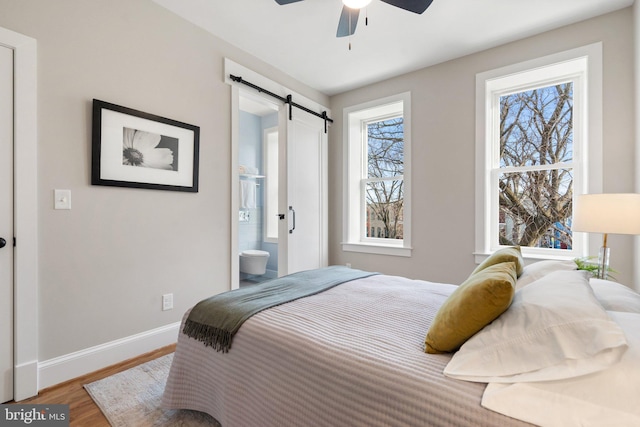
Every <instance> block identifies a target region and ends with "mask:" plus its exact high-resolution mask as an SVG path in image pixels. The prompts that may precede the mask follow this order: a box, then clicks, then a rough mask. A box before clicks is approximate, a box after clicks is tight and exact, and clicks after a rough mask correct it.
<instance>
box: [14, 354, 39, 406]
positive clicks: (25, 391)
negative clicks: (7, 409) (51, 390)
mask: <svg viewBox="0 0 640 427" xmlns="http://www.w3.org/2000/svg"><path fill="white" fill-rule="evenodd" d="M13 375H14V382H13V399H14V400H15V401H16V402H19V401H21V400H24V399H27V398H29V397H33V396H35V395H37V394H38V386H37V384H38V361H37V360H34V361H31V362H27V363H21V364H19V365H16V366H15V369H14V371H13Z"/></svg>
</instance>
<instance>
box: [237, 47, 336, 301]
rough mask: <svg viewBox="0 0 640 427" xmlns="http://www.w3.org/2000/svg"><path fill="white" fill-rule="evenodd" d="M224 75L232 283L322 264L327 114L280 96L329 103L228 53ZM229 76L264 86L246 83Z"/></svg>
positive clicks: (324, 257)
mask: <svg viewBox="0 0 640 427" xmlns="http://www.w3.org/2000/svg"><path fill="white" fill-rule="evenodd" d="M225 74H226V78H225V80H226V82H227V83H228V84H229V85H230V86H231V144H232V147H231V191H232V192H231V194H233V195H234V196H233V197H232V201H231V289H236V288H238V287H240V285H241V284H242V285H243V286H249V285H255V284H259V283H262V282H263V281H265V280H269V279H271V278H274V277H280V276H284V275H287V274H291V273H294V272H297V271H302V270H309V269H314V268H321V267H325V266H327V264H328V232H327V230H328V211H327V186H328V179H327V171H328V167H327V158H328V152H327V132H326V120H324V119H323V118H324V116H322V115H316V114H315V113H314V114H309V113H308V112H307V111H302V110H298V109H294V110H293V111H292V110H291V105H290V104H287V103H283V102H281V99H282V98H283V97H287V96H291V97H293V98H294V99H295V100H297V101H298V102H304V105H305V107H307V108H310V109H313V111H315V112H317V113H320V112H323V111H325V110H326V109H325V108H324V107H323V106H321V105H319V104H315V103H314V102H313V101H310V100H308V99H306V98H304V97H302V96H300V95H296V94H292V92H291V91H290V90H289V89H287V88H285V87H283V86H281V85H280V84H278V83H275V82H273V81H271V80H269V79H267V78H265V77H263V76H261V75H259V74H257V73H255V72H252V71H251V70H249V69H247V68H245V67H243V66H241V65H239V64H237V63H235V62H233V61H231V60H229V59H226V60H225ZM232 75H233V76H236V77H237V76H242V78H243V79H245V81H250V82H252V83H255V84H256V85H259V86H260V87H261V88H264V89H263V90H254V89H253V88H251V87H249V88H247V87H246V86H245V85H242V84H238V82H237V80H234V79H231V78H230V76H232ZM264 92H270V93H264ZM274 94H277V96H276V97H274V96H273V95H274ZM236 195H237V196H236Z"/></svg>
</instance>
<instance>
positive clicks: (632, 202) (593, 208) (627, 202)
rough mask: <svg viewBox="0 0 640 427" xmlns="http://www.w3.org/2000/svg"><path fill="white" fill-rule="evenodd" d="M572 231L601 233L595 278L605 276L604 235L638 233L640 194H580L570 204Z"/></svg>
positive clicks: (639, 228)
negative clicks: (571, 204)
mask: <svg viewBox="0 0 640 427" xmlns="http://www.w3.org/2000/svg"><path fill="white" fill-rule="evenodd" d="M571 229H572V230H573V231H586V232H588V233H603V239H602V247H601V248H600V253H599V255H598V273H597V276H596V277H597V278H599V279H606V278H607V271H608V269H609V247H608V246H607V235H608V234H640V194H637V193H617V194H582V195H579V196H577V198H576V200H575V202H574V206H573V223H572V226H571Z"/></svg>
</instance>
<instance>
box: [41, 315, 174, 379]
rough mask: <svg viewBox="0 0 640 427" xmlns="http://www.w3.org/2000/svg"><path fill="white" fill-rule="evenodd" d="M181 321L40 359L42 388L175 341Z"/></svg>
mask: <svg viewBox="0 0 640 427" xmlns="http://www.w3.org/2000/svg"><path fill="white" fill-rule="evenodd" d="M180 323H181V322H176V323H171V324H169V325H166V326H161V327H159V328H155V329H152V330H150V331H146V332H142V333H139V334H135V335H131V336H129V337H125V338H121V339H118V340H115V341H111V342H107V343H104V344H100V345H97V346H94V347H90V348H87V349H84V350H80V351H76V352H73V353H69V354H65V355H64V356H60V357H55V358H53V359H49V360H45V361H43V362H40V363H38V372H39V387H38V388H39V389H40V390H42V389H44V388H47V387H51V386H53V385H56V384H60V383H62V382H65V381H68V380H71V379H73V378H77V377H79V376H81V375H85V374H88V373H90V372H94V371H97V370H99V369H102V368H104V367H106V366H111V365H114V364H116V363H119V362H122V361H125V360H127V359H131V358H133V357H136V356H139V355H141V354H144V353H148V352H150V351H153V350H156V349H158V348H161V347H166V346H168V345H171V344H175V343H176V341H177V338H178V332H179V329H180Z"/></svg>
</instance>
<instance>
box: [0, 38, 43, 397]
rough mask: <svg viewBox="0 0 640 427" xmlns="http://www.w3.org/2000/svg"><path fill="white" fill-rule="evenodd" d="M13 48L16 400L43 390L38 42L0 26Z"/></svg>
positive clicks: (4, 42) (3, 41) (1, 41)
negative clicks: (39, 377)
mask: <svg viewBox="0 0 640 427" xmlns="http://www.w3.org/2000/svg"><path fill="white" fill-rule="evenodd" d="M0 44H1V45H3V46H6V47H8V48H9V49H13V51H14V61H15V62H14V76H15V77H14V79H15V81H14V88H15V96H14V103H15V105H14V165H15V167H14V179H15V181H14V233H15V234H14V235H15V237H16V239H17V245H16V247H15V248H14V253H15V261H14V319H15V324H14V366H15V367H14V390H13V398H14V400H23V399H26V398H28V397H31V396H35V395H36V394H37V392H38V384H37V372H36V371H35V369H34V367H35V366H36V365H37V360H38V180H37V178H38V174H37V168H38V157H37V154H38V134H37V129H38V120H37V110H38V108H37V106H38V97H37V83H38V76H37V42H36V40H35V39H32V38H31V37H27V36H24V35H22V34H18V33H16V32H13V31H10V30H7V29H4V28H0Z"/></svg>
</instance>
